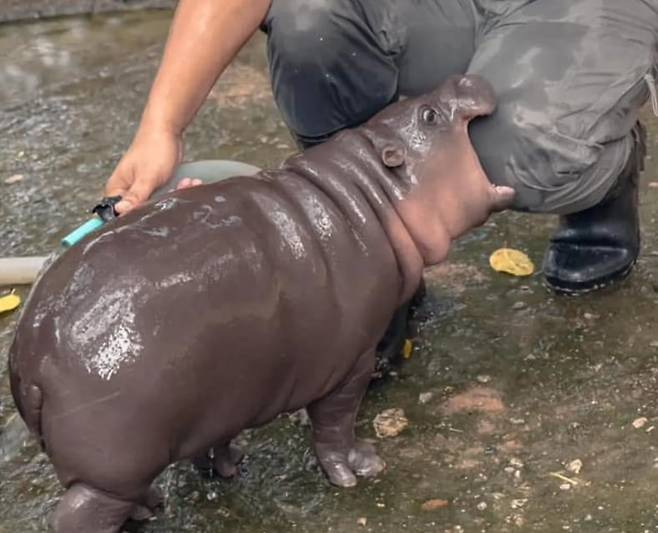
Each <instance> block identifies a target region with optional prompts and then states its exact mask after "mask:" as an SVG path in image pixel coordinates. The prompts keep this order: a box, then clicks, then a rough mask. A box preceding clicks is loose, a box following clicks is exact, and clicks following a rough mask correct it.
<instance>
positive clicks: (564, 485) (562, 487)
mask: <svg viewBox="0 0 658 533" xmlns="http://www.w3.org/2000/svg"><path fill="white" fill-rule="evenodd" d="M560 490H571V483H562V485H560Z"/></svg>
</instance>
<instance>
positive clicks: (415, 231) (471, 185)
mask: <svg viewBox="0 0 658 533" xmlns="http://www.w3.org/2000/svg"><path fill="white" fill-rule="evenodd" d="M495 106H496V98H495V95H494V92H493V89H492V88H491V86H490V85H489V83H488V82H487V81H485V80H484V79H483V78H481V77H479V76H473V75H467V76H453V77H451V78H449V79H448V80H446V81H445V82H444V83H443V84H442V85H441V86H440V87H439V88H438V89H436V90H434V91H432V92H430V93H427V94H424V95H422V96H420V97H417V98H410V99H406V100H403V101H400V102H398V103H396V104H393V105H391V106H389V107H387V108H386V109H384V110H383V111H382V112H380V113H378V114H377V115H375V116H374V117H373V118H372V119H370V121H368V122H367V123H366V124H365V125H364V127H363V129H362V131H363V133H364V135H365V136H366V137H367V138H368V139H369V141H370V142H371V143H372V145H373V146H374V148H375V150H376V152H377V154H378V155H379V157H380V158H381V161H382V163H383V164H384V165H385V166H386V167H388V168H389V169H390V170H391V172H392V173H394V174H395V175H396V176H397V180H396V181H398V183H399V184H400V189H399V190H400V200H399V201H398V202H397V205H396V209H397V210H398V212H399V213H400V215H401V218H402V219H403V220H404V222H405V225H406V226H407V228H408V230H409V232H410V234H411V236H412V237H413V239H414V241H416V242H417V243H421V242H422V243H427V242H431V241H432V238H431V236H430V235H427V233H428V232H432V231H435V230H436V229H437V224H438V228H439V229H441V230H444V231H446V232H447V234H448V236H449V237H450V239H454V238H456V237H458V236H459V235H461V234H462V233H464V232H465V231H467V230H469V229H471V228H473V227H476V226H479V225H480V224H482V223H484V222H485V221H486V219H487V218H488V216H489V215H490V214H491V212H492V211H499V210H502V209H505V208H506V207H508V206H509V205H510V204H511V202H512V199H513V197H514V190H513V189H511V188H509V187H497V186H494V185H493V184H492V183H491V182H490V181H489V179H488V178H487V176H486V174H485V172H484V170H483V169H482V166H481V165H480V161H479V159H478V157H477V155H476V153H475V151H474V149H473V146H472V144H471V142H470V139H469V136H468V123H469V121H470V120H471V119H473V118H475V117H477V116H479V115H488V114H491V113H492V112H493V111H494V109H495ZM427 246H428V245H426V247H427ZM424 252H425V254H427V253H429V256H430V257H426V258H427V259H428V260H430V261H431V256H435V257H436V255H437V254H436V253H431V251H430V250H425V251H424Z"/></svg>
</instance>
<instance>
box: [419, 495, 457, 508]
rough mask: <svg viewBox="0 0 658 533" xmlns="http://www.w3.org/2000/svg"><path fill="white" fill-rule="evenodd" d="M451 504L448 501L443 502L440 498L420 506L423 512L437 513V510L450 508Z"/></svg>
mask: <svg viewBox="0 0 658 533" xmlns="http://www.w3.org/2000/svg"><path fill="white" fill-rule="evenodd" d="M449 503H450V502H448V500H442V499H440V498H434V499H432V500H427V501H426V502H424V503H423V505H421V506H420V508H421V509H422V510H423V511H436V510H437V509H443V508H444V507H448V505H449Z"/></svg>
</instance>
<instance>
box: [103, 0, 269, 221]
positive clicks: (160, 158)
mask: <svg viewBox="0 0 658 533" xmlns="http://www.w3.org/2000/svg"><path fill="white" fill-rule="evenodd" d="M270 1H271V0H248V1H245V0H180V2H179V4H178V7H177V9H176V14H175V16H174V20H173V22H172V25H171V30H170V32H169V38H168V40H167V45H166V47H165V51H164V55H163V58H162V63H161V65H160V68H159V70H158V73H157V75H156V78H155V81H154V83H153V87H152V88H151V92H150V95H149V98H148V102H147V104H146V107H145V109H144V113H143V115H142V120H141V122H140V125H139V128H138V130H137V133H136V135H135V138H134V140H133V142H132V144H131V146H130V148H129V149H128V151H127V152H126V153H125V155H124V156H123V158H122V159H121V161H120V162H119V164H118V165H117V167H116V169H115V170H114V172H113V174H112V176H110V179H109V180H108V182H107V185H106V188H105V192H106V194H107V195H108V196H115V195H121V196H123V198H124V200H123V201H122V202H120V203H119V204H118V205H117V206H116V209H117V211H118V212H119V213H125V212H126V211H128V210H130V209H132V208H133V207H136V206H137V205H139V204H140V203H142V202H144V201H145V200H146V199H148V197H149V196H150V195H151V193H152V192H153V191H154V190H155V189H157V188H158V187H159V186H161V185H163V184H164V183H165V182H166V181H167V180H168V179H169V178H170V177H171V174H172V172H173V170H174V168H175V167H176V165H177V164H178V163H179V162H180V160H181V158H182V139H181V137H182V134H183V131H184V130H185V128H186V127H187V126H188V124H189V123H190V122H191V121H192V119H193V118H194V116H195V115H196V113H197V111H198V110H199V108H200V107H201V105H202V104H203V102H204V100H205V98H206V97H207V95H208V93H209V92H210V89H211V88H212V86H213V85H214V83H215V81H216V80H217V78H218V77H219V75H220V74H221V73H222V72H223V71H224V69H225V68H226V67H227V66H228V64H229V63H230V62H231V60H232V59H233V58H234V57H235V55H236V54H237V53H238V51H239V50H240V49H241V48H242V46H243V45H244V43H245V42H246V41H247V40H248V39H249V37H250V36H251V35H253V34H254V33H255V32H256V30H257V29H258V27H259V25H260V24H261V22H262V21H263V19H264V18H265V16H266V14H267V10H268V9H269V6H270Z"/></svg>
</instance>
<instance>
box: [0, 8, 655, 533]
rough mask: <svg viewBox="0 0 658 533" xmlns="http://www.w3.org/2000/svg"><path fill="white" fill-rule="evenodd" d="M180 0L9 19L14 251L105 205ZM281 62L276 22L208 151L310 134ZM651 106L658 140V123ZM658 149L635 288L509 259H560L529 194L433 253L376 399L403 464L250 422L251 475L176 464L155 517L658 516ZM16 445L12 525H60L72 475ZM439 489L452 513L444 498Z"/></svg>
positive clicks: (224, 92) (363, 425)
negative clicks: (562, 289)
mask: <svg viewBox="0 0 658 533" xmlns="http://www.w3.org/2000/svg"><path fill="white" fill-rule="evenodd" d="M168 19H169V15H168V14H165V13H162V12H149V13H139V14H134V13H133V14H127V15H122V16H105V17H96V18H93V19H84V20H83V19H61V20H55V21H51V22H46V23H35V24H29V25H17V26H0V50H2V51H3V54H6V55H5V57H4V58H3V61H2V63H0V106H1V107H0V136H1V138H2V142H1V143H0V220H1V221H2V224H1V226H0V250H1V252H0V253H1V254H2V255H3V256H4V255H27V254H47V253H49V252H50V251H51V250H54V249H56V248H57V246H58V241H59V239H60V238H61V237H62V236H63V235H64V234H65V233H66V232H67V231H69V230H70V229H71V228H73V227H75V226H76V225H77V224H79V223H80V222H82V221H83V220H85V219H86V218H87V214H86V210H87V209H88V208H89V207H91V206H92V205H93V204H94V203H95V202H96V201H97V200H98V198H99V195H100V191H101V187H102V184H103V183H104V181H105V179H106V178H107V176H108V175H109V173H110V171H111V170H112V168H113V166H114V164H115V162H116V161H117V159H118V157H119V156H120V154H121V153H122V151H123V150H124V149H125V148H126V146H127V144H128V143H129V141H130V139H131V136H132V133H133V131H134V128H135V126H136V120H137V117H138V116H139V112H140V110H141V108H142V106H143V103H144V98H145V94H146V91H147V90H148V86H149V84H150V81H151V78H152V75H153V72H154V69H155V67H156V65H157V61H158V57H159V53H160V50H161V45H162V42H163V39H164V37H165V34H166V31H167V26H168ZM265 68H266V65H265V60H264V54H263V43H262V39H261V38H258V39H256V40H255V41H254V42H253V43H252V44H251V45H250V46H249V47H248V48H247V49H246V50H245V51H244V53H243V54H242V55H241V57H240V60H239V61H238V62H237V64H236V65H235V66H234V67H233V68H232V69H231V71H230V72H229V73H228V75H227V76H226V77H225V78H224V79H223V80H222V82H221V83H220V85H219V86H218V88H217V89H216V90H215V91H214V92H213V95H212V96H211V98H210V99H209V101H208V103H207V105H206V106H205V107H204V108H203V110H202V112H201V115H200V117H199V119H198V120H197V121H196V122H195V124H194V126H193V127H192V128H191V130H190V132H189V135H188V137H187V145H188V148H187V158H188V159H200V158H233V159H239V160H242V161H246V162H250V163H254V164H257V165H260V166H271V165H276V164H278V162H280V161H281V160H282V158H283V157H284V156H285V155H287V154H288V153H290V152H291V151H292V147H291V146H292V143H291V142H290V139H289V137H288V134H287V132H286V129H285V127H284V126H283V125H282V123H281V121H280V119H279V116H278V114H277V112H276V110H275V109H274V107H273V104H272V101H271V97H270V94H269V87H268V82H267V77H266V75H265ZM647 119H648V122H649V126H650V153H652V154H655V153H656V143H657V138H656V132H658V122H656V120H654V119H653V118H651V117H649V116H648V115H647ZM655 163H656V162H655V161H653V160H649V161H648V168H647V171H646V172H645V174H644V176H643V182H644V184H643V194H642V219H643V230H644V233H643V237H644V249H643V254H642V257H641V259H640V261H639V264H638V267H637V269H636V271H635V273H634V274H633V276H632V277H631V278H630V279H629V280H628V281H627V282H625V283H624V284H623V285H622V286H621V287H619V288H618V289H617V290H614V291H605V292H601V293H596V294H591V295H589V296H585V297H581V298H577V299H574V298H559V297H555V296H553V295H552V294H551V293H549V292H547V291H546V290H545V289H544V288H543V287H542V285H541V275H540V274H539V273H538V274H536V275H534V276H532V277H530V278H524V279H516V278H511V277H507V276H504V275H501V274H496V273H494V272H493V271H492V270H490V268H489V266H488V256H489V254H490V253H491V252H492V251H493V250H495V249H496V248H498V247H501V246H503V245H510V246H513V247H516V248H520V249H523V250H525V251H527V252H528V253H529V255H530V256H531V257H532V258H533V259H534V260H535V262H536V263H537V264H540V263H541V257H542V253H543V248H544V246H545V244H546V241H547V238H548V236H549V235H550V231H551V229H552V227H553V224H554V220H553V219H552V218H551V217H538V216H528V215H522V214H517V213H505V214H502V215H497V216H495V217H494V218H493V219H492V220H491V221H490V222H489V223H488V224H487V225H486V226H485V227H483V228H481V229H479V230H477V231H475V232H473V233H472V234H471V235H470V236H469V237H468V238H465V239H464V240H462V241H461V242H460V243H459V244H458V245H457V246H456V247H455V248H454V250H453V253H452V255H451V257H450V260H449V261H448V262H447V263H445V264H444V265H442V266H441V267H438V268H436V269H434V270H432V271H428V273H427V282H428V285H429V289H430V294H429V297H428V299H427V301H426V302H425V304H424V305H423V307H422V309H421V315H422V316H421V318H422V320H421V323H420V327H419V334H418V338H417V339H416V341H415V349H414V351H413V354H412V357H411V359H410V360H408V361H405V362H403V363H402V364H401V366H400V367H399V368H397V370H396V372H395V373H394V374H393V375H392V376H389V377H388V378H386V379H384V380H381V381H379V382H377V383H375V384H374V385H373V387H372V389H371V391H370V393H369V395H368V397H367V399H366V401H365V404H364V406H363V409H362V411H361V414H360V423H359V428H358V432H359V434H360V435H362V436H365V437H369V438H373V439H375V440H378V442H377V445H378V448H379V451H380V453H381V455H382V456H383V457H384V459H385V460H386V461H387V463H388V468H387V470H386V471H385V473H384V474H383V475H382V476H381V477H380V478H379V479H378V480H376V481H367V480H366V481H361V482H360V484H359V486H358V488H356V489H353V490H348V491H339V490H337V489H334V488H332V487H330V486H329V485H328V484H327V482H326V481H325V479H324V478H323V476H322V475H321V473H320V472H319V470H318V468H317V466H316V464H315V462H314V460H313V458H312V454H311V453H310V450H309V441H308V428H307V427H306V426H304V425H303V424H301V423H299V422H297V421H295V420H291V419H288V418H283V419H280V420H278V421H276V422H275V423H273V424H271V425H270V426H268V427H266V428H262V429H259V430H256V431H252V432H248V433H247V434H245V435H244V437H243V444H244V448H245V449H246V452H247V458H246V460H245V462H244V464H243V467H242V472H241V476H240V478H239V479H237V480H235V481H232V482H225V481H207V480H202V479H200V478H199V477H198V476H197V475H196V473H195V472H194V471H192V469H191V468H190V467H189V466H187V465H178V466H175V467H173V468H170V469H169V470H167V472H166V473H165V474H164V475H163V476H162V477H161V478H160V479H159V485H160V487H161V488H162V489H163V490H164V492H165V494H166V502H165V507H164V509H163V511H162V512H161V513H160V514H159V515H158V517H157V520H155V521H153V522H151V523H149V524H147V525H146V526H144V527H142V529H140V531H143V532H149V533H150V532H153V533H155V532H178V531H188V532H195V533H202V532H204V533H205V532H208V533H211V532H220V531H235V532H245V533H247V532H249V533H252V532H274V533H276V532H289V531H299V532H318V531H327V532H329V531H334V532H346V533H351V532H355V533H356V532H361V531H364V532H365V531H372V532H375V531H376V532H384V533H388V532H390V533H393V532H396V533H397V532H399V531H410V532H430V531H438V532H462V531H463V532H479V531H483V532H507V531H532V532H535V531H538V532H556V531H574V532H597V533H599V532H628V533H635V532H644V531H658V505H657V504H658V500H657V499H656V497H655V495H656V487H657V486H658V449H657V447H656V446H657V444H658V442H657V439H656V435H657V434H658V430H656V429H654V428H655V427H656V426H658V413H657V410H656V409H657V407H658V405H657V401H656V395H655V391H656V379H657V376H658V327H657V326H658V324H657V321H656V304H657V303H658V237H657V236H656V235H655V232H654V231H653V228H654V227H655V224H656V217H657V216H658V188H654V187H650V186H649V184H650V183H655V182H658V169H657V168H656V164H655ZM16 175H19V176H22V179H18V180H16V181H14V182H13V183H6V182H5V180H7V178H10V177H12V176H16ZM10 181H12V180H10ZM19 292H20V293H21V294H23V295H25V294H26V289H24V288H21V289H19ZM15 320H16V314H12V315H8V316H2V317H0V425H1V424H6V423H7V421H8V420H10V417H12V415H13V414H14V407H13V403H12V400H11V397H10V394H9V386H8V379H7V375H6V364H5V363H6V350H7V348H8V345H9V342H10V338H11V334H12V329H13V327H14V325H15ZM421 395H422V396H421ZM421 397H422V401H423V402H424V403H423V402H421V401H420V398H421ZM393 407H396V408H402V409H404V411H405V414H406V416H407V418H408V420H409V426H408V428H407V429H405V430H404V431H403V432H402V433H401V434H400V435H399V436H397V437H394V438H390V439H384V440H379V439H377V438H376V437H375V434H374V430H373V426H372V420H373V418H374V417H375V415H376V414H377V413H379V412H381V411H382V410H384V409H388V408H393ZM643 417H644V418H646V419H647V420H646V422H645V423H644V425H642V427H638V428H636V427H634V425H633V422H634V421H637V420H638V419H641V418H643ZM636 425H638V426H639V425H640V423H639V422H637V424H636ZM10 426H11V424H10ZM11 427H13V426H11ZM14 450H15V446H13V445H12V442H11V435H8V434H7V433H6V432H3V433H2V434H0V480H1V482H0V532H2V533H5V532H17V531H21V532H32V531H34V532H36V531H45V530H46V529H47V526H46V520H47V516H48V514H49V513H50V511H51V510H52V508H53V506H54V505H55V504H56V502H57V498H58V495H59V494H60V488H59V487H58V485H57V482H56V480H55V478H54V476H53V473H52V469H51V468H50V466H49V463H48V461H47V458H45V457H44V456H43V455H41V454H39V453H38V450H37V449H36V447H35V446H34V444H32V443H29V444H27V445H26V446H24V447H23V448H21V449H19V450H18V452H17V453H14ZM7 452H10V453H7ZM3 454H4V455H3ZM574 461H580V462H581V463H582V466H581V468H580V470H579V472H577V473H576V472H574V471H570V470H569V465H570V463H571V470H578V468H577V467H578V463H577V462H574ZM560 476H562V477H560ZM428 500H437V501H436V502H435V503H434V509H433V510H424V509H423V503H425V502H427V501H428ZM438 500H442V501H438ZM426 507H427V506H426ZM131 531H136V529H135V528H132V526H131Z"/></svg>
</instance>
